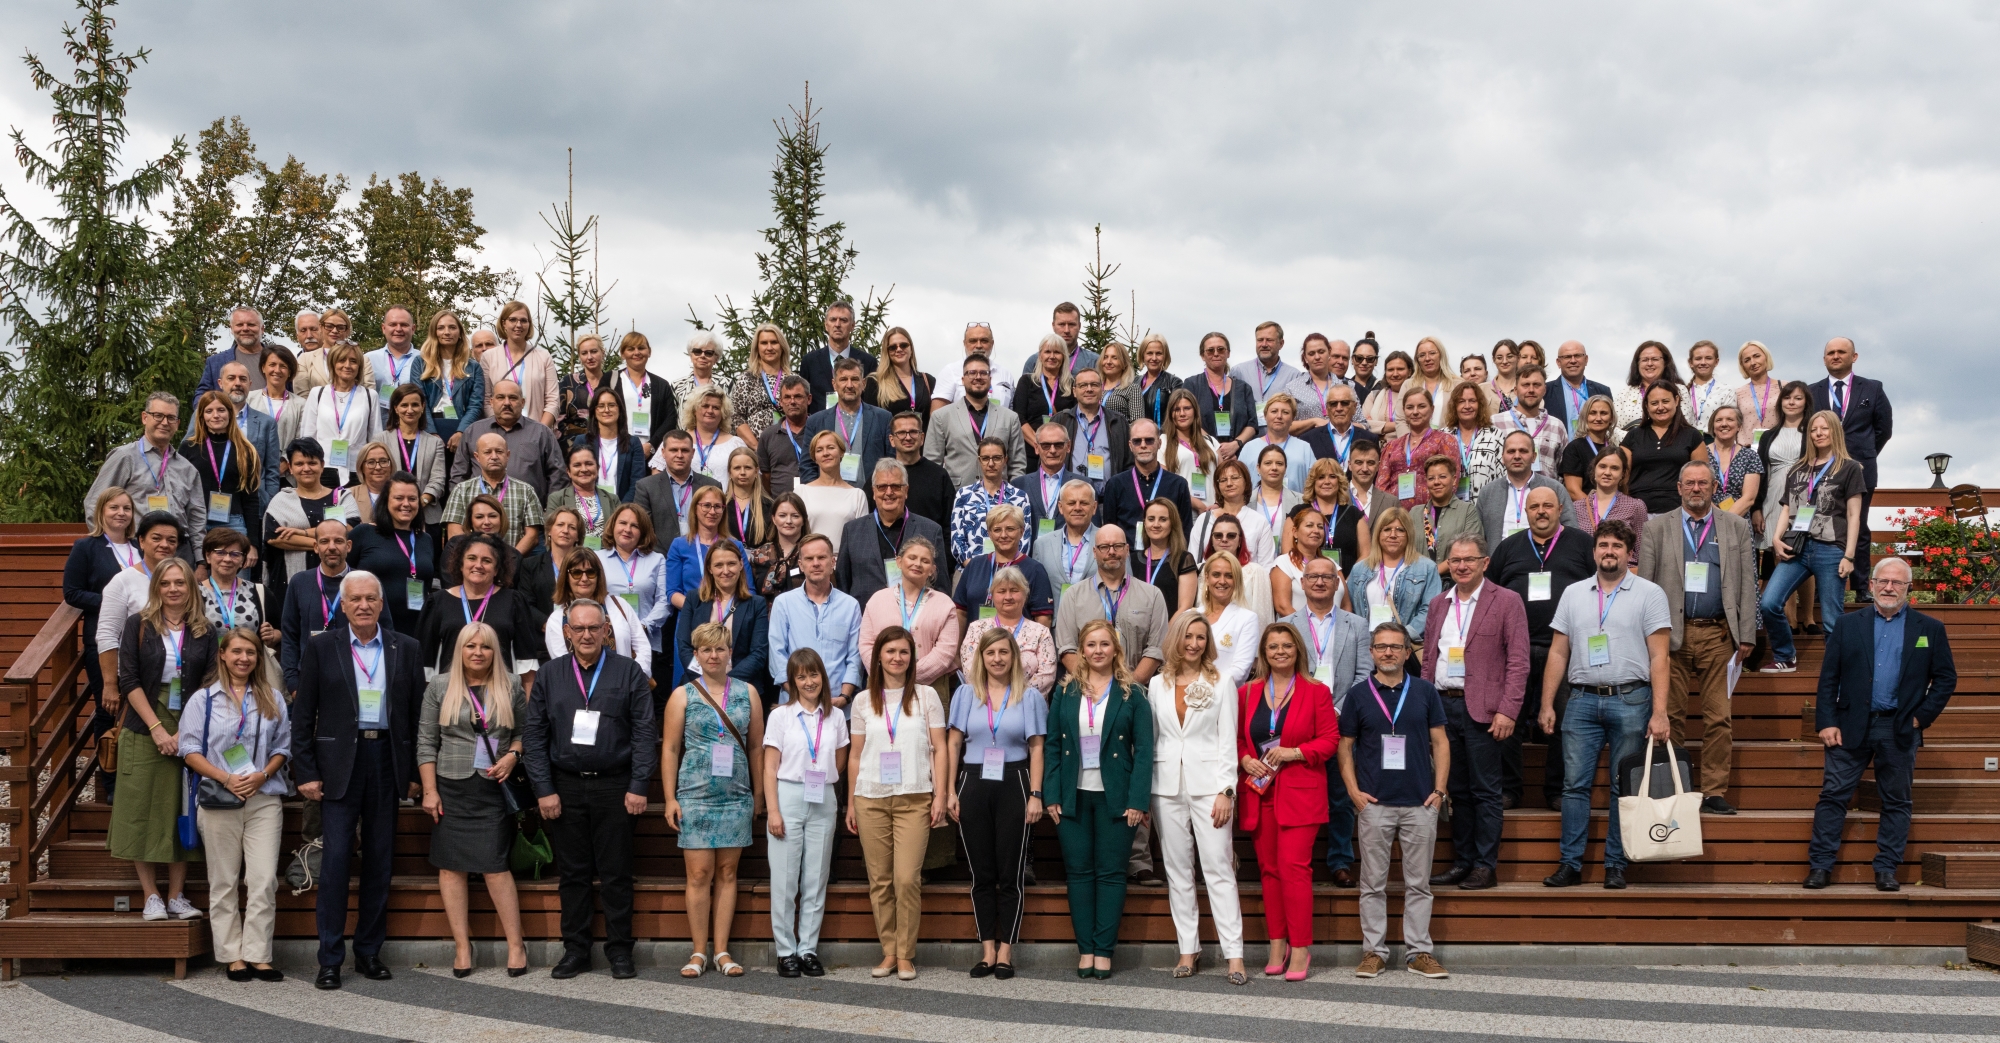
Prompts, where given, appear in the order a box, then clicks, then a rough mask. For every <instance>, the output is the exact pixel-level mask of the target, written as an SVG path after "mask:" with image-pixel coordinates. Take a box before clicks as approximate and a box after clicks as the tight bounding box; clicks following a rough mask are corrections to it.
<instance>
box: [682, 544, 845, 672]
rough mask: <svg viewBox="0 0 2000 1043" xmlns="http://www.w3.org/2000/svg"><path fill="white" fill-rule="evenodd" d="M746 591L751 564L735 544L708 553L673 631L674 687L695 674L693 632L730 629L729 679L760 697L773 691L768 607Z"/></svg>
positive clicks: (748, 585) (748, 586)
mask: <svg viewBox="0 0 2000 1043" xmlns="http://www.w3.org/2000/svg"><path fill="white" fill-rule="evenodd" d="M750 591H751V587H750V563H749V562H747V561H745V560H744V559H743V549H742V548H741V547H739V546H737V545H736V544H734V543H718V544H716V545H715V546H714V547H711V548H709V551H708V557H707V558H706V559H705V560H704V561H703V563H702V577H701V586H700V587H698V588H696V590H695V596H694V598H693V599H692V600H691V601H690V602H689V603H688V605H687V606H685V607H683V608H682V609H681V611H680V614H679V616H678V622H677V623H676V625H675V627H674V644H675V647H677V648H678V649H679V650H680V663H681V676H680V677H678V678H676V679H675V680H676V681H677V682H678V683H680V684H686V683H687V682H688V681H691V680H693V679H694V675H695V673H696V671H697V667H696V666H695V661H694V628H696V627H698V626H700V625H702V624H703V623H719V624H721V625H723V626H725V627H728V628H729V676H731V677H733V678H736V679H737V680H739V681H742V682H744V683H745V684H748V685H749V686H750V687H752V688H755V689H757V692H758V694H759V695H763V694H764V693H765V692H766V691H767V690H768V689H769V688H770V687H771V671H770V668H769V666H768V665H767V663H768V661H769V657H770V654H771V641H770V633H771V630H770V628H771V614H770V612H769V611H768V610H767V608H766V606H767V604H768V603H767V602H766V601H765V600H764V599H763V598H762V597H760V596H758V595H756V594H753V593H751V592H750ZM836 694H838V693H836ZM765 701H766V702H769V701H770V700H769V699H768V698H766V699H765Z"/></svg>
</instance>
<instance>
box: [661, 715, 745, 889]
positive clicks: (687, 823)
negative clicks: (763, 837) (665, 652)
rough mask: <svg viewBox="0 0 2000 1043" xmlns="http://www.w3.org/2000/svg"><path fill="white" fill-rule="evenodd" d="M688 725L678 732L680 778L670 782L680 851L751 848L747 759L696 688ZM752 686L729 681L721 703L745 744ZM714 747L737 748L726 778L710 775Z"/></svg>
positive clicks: (732, 756)
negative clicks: (678, 806) (678, 807)
mask: <svg viewBox="0 0 2000 1043" xmlns="http://www.w3.org/2000/svg"><path fill="white" fill-rule="evenodd" d="M682 691H684V692H686V693H687V719H686V720H687V723H686V726H685V727H684V728H683V729H682V734H683V740H682V746H681V750H682V752H681V769H680V774H679V775H678V776H677V777H676V778H675V780H674V799H676V800H678V801H680V804H681V835H680V846H681V849H682V850H684V851H685V850H707V849H712V848H724V847H749V846H750V811H751V808H750V758H749V757H747V756H745V755H744V753H743V748H742V747H741V746H737V743H736V736H734V735H732V734H730V731H729V728H728V726H727V725H724V724H723V723H722V719H721V718H720V717H718V716H716V713H715V707H714V705H712V704H711V703H710V702H709V701H708V700H707V699H704V698H702V695H701V691H700V689H698V688H696V687H695V686H694V685H692V684H689V685H686V686H685V687H683V689H682ZM754 697H755V696H754V693H752V692H751V690H750V686H749V685H748V684H746V683H744V682H743V681H740V680H736V679H734V678H732V679H731V680H730V682H729V696H728V699H727V701H726V702H724V703H723V708H724V709H725V710H727V711H728V713H729V719H730V721H731V722H733V723H734V724H735V725H736V730H737V731H739V732H742V733H743V736H744V738H745V740H746V741H747V740H748V738H749V736H750V700H751V699H752V698H754ZM717 743H726V744H728V745H730V746H734V747H736V752H735V753H734V754H732V755H731V757H730V769H731V772H730V776H729V777H728V778H727V779H724V778H723V777H721V776H719V775H713V774H710V768H711V766H712V765H713V764H714V756H715V755H714V754H713V753H711V752H710V748H711V747H713V746H715V745H716V744H717Z"/></svg>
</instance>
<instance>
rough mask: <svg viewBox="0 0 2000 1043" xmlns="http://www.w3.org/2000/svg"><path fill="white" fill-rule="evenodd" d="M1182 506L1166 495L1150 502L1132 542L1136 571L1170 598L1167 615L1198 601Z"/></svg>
mask: <svg viewBox="0 0 2000 1043" xmlns="http://www.w3.org/2000/svg"><path fill="white" fill-rule="evenodd" d="M1180 514H1181V512H1180V508H1178V507H1176V506H1174V502H1173V501H1172V500H1169V499H1167V498H1166V497H1164V496H1162V497H1159V498H1157V499H1155V500H1154V501H1153V502H1151V503H1149V504H1147V505H1146V515H1145V520H1143V521H1141V522H1140V523H1139V532H1138V534H1137V536H1138V538H1137V539H1132V538H1131V537H1127V539H1128V540H1130V541H1131V544H1132V573H1133V575H1136V576H1138V577H1139V578H1140V579H1143V580H1145V581H1146V582H1148V583H1151V584H1152V585H1153V586H1154V587H1155V588H1157V589H1158V590H1159V592H1160V596H1161V597H1162V598H1165V599H1166V601H1167V617H1168V618H1169V619H1171V618H1173V615H1174V613H1176V612H1179V611H1180V610H1181V609H1183V608H1185V607H1187V606H1189V605H1192V604H1194V585H1195V562H1194V555H1192V554H1189V553H1188V550H1187V537H1186V536H1184V535H1182V533H1181V517H1180Z"/></svg>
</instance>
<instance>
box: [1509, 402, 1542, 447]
mask: <svg viewBox="0 0 2000 1043" xmlns="http://www.w3.org/2000/svg"><path fill="white" fill-rule="evenodd" d="M1507 413H1508V415H1510V416H1512V417H1513V418H1514V426H1515V427H1518V428H1520V429H1521V430H1523V431H1527V430H1528V421H1527V420H1525V419H1523V418H1522V416H1521V411H1520V410H1519V409H1510V410H1508V411H1507ZM1548 426H1549V414H1548V411H1547V410H1543V411H1542V415H1541V416H1538V417H1536V418H1535V429H1534V430H1533V431H1529V432H1528V437H1529V438H1532V439H1534V440H1535V441H1536V443H1537V444H1539V443H1540V442H1541V440H1542V429H1543V428H1546V427H1548Z"/></svg>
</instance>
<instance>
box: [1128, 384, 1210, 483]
mask: <svg viewBox="0 0 2000 1043" xmlns="http://www.w3.org/2000/svg"><path fill="white" fill-rule="evenodd" d="M1166 376H1167V377H1171V376H1172V374H1166ZM1141 379H1144V378H1141ZM1155 386H1157V385H1155ZM1149 394H1150V392H1149ZM1161 397H1164V398H1165V399H1166V405H1165V407H1164V409H1165V412H1166V415H1167V416H1168V417H1169V418H1171V419H1170V420H1169V422H1168V423H1167V425H1165V430H1166V432H1167V434H1166V435H1165V436H1164V437H1162V438H1161V439H1160V462H1161V463H1162V464H1165V465H1166V468H1167V470H1169V471H1172V472H1173V473H1175V474H1177V475H1180V476H1181V477H1182V478H1185V479H1187V483H1188V490H1189V494H1190V497H1191V498H1192V499H1193V501H1194V509H1195V512H1196V513H1198V514H1199V513H1205V512H1207V510H1208V509H1209V508H1210V507H1211V506H1213V505H1214V503H1215V492H1214V490H1213V488H1212V485H1211V481H1212V479H1213V478H1214V476H1215V473H1216V463H1215V439H1213V438H1210V437H1209V435H1208V432H1207V431H1205V430H1203V429H1202V426H1201V408H1200V406H1199V404H1198V403H1196V402H1195V398H1194V392H1192V391H1189V390H1188V389H1186V388H1178V387H1177V388H1175V389H1173V390H1172V391H1170V392H1164V393H1163V394H1162V396H1161Z"/></svg>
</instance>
